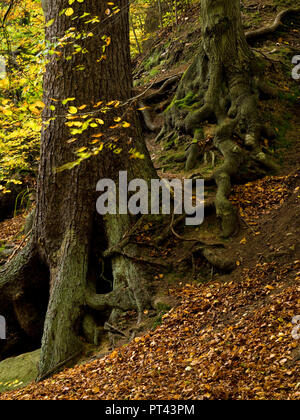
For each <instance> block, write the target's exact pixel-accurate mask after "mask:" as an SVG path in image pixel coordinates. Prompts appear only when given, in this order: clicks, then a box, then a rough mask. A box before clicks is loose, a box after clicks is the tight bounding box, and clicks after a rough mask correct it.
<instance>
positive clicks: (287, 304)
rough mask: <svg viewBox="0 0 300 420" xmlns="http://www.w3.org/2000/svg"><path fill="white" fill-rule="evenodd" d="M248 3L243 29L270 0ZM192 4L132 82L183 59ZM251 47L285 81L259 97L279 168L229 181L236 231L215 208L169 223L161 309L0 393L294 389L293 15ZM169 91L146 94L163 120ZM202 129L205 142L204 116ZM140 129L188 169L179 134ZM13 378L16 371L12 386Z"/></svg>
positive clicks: (123, 395)
mask: <svg viewBox="0 0 300 420" xmlns="http://www.w3.org/2000/svg"><path fill="white" fill-rule="evenodd" d="M262 3H263V4H264V6H262ZM282 3H284V2H282ZM286 3H288V2H286ZM243 4H244V9H243V17H244V24H245V28H246V29H250V28H251V29H253V28H259V27H261V26H262V25H265V24H269V23H271V22H272V21H273V19H274V16H275V15H276V13H275V11H274V10H275V9H274V5H275V4H277V3H276V1H271V0H270V1H264V2H260V1H255V2H254V1H243ZM196 16H197V9H193V10H191V11H190V12H189V13H188V14H187V15H186V16H185V17H183V18H182V19H183V21H184V22H185V23H184V24H183V23H182V30H181V32H180V30H179V31H178V33H177V34H176V36H174V33H172V32H170V30H167V29H166V30H164V31H162V33H161V34H160V37H158V40H157V41H156V42H155V43H154V44H152V45H150V44H149V48H148V51H150V55H149V53H148V54H147V55H144V56H142V57H137V58H136V60H135V62H136V63H135V64H136V71H135V74H136V82H135V84H136V89H137V92H142V91H143V90H145V89H148V93H147V94H148V95H151V94H155V93H156V92H157V90H158V89H159V86H161V84H160V83H162V82H163V81H165V80H166V79H168V78H170V77H171V76H173V75H176V74H182V72H183V71H184V70H185V69H186V68H187V66H188V62H189V60H190V59H191V58H192V57H193V54H194V53H195V50H196V46H197V37H198V36H199V34H198V32H199V27H198V26H197V25H198V22H197V19H196ZM292 23H293V22H292ZM289 24H291V21H290V20H289ZM197 34H198V35H197ZM296 35H297V36H296ZM254 48H255V49H257V50H258V51H259V52H258V54H259V55H261V54H264V55H266V57H267V58H266V60H267V61H269V66H268V69H267V73H266V78H269V80H272V82H273V83H274V84H275V85H277V86H278V89H279V90H280V91H281V92H282V95H281V96H280V97H279V98H277V99H272V100H269V101H265V102H264V103H261V104H260V106H261V111H262V114H263V115H269V114H270V115H271V114H272V117H270V118H271V123H272V125H273V127H274V128H275V131H276V133H277V137H276V139H275V140H274V142H273V143H272V144H269V143H267V140H265V142H266V144H265V146H266V147H268V148H270V149H271V150H272V153H273V154H274V156H275V157H276V159H277V160H278V161H279V162H280V163H281V169H280V171H279V172H278V173H276V174H271V175H267V176H265V177H263V178H262V179H253V180H252V181H249V182H247V183H240V184H238V185H236V186H234V188H233V191H232V196H231V200H232V202H233V203H234V204H235V206H236V207H237V209H238V211H239V215H240V221H241V222H240V229H239V232H238V233H237V234H236V235H235V236H234V237H232V238H230V239H226V240H225V239H222V238H220V227H219V224H218V221H217V219H216V217H215V214H214V212H213V211H210V210H209V211H208V212H207V214H206V217H205V221H204V223H203V225H201V226H200V227H197V228H195V227H184V226H183V225H178V226H176V227H175V228H174V229H175V231H176V232H175V233H176V234H177V236H176V235H174V234H173V235H172V234H171V235H170V237H169V238H168V239H167V240H166V241H165V242H164V243H163V244H162V245H160V246H159V248H158V249H155V250H153V251H152V254H151V256H152V257H155V258H156V259H157V262H158V265H157V267H156V268H153V278H152V283H153V284H152V288H153V290H155V292H156V294H157V300H158V302H159V305H160V306H157V308H158V309H157V311H156V312H152V311H151V310H150V311H149V312H148V311H145V321H144V323H143V324H142V326H141V327H140V330H136V331H135V337H133V336H131V341H130V342H129V343H125V341H124V340H123V341H122V340H120V342H119V346H118V347H116V348H115V349H113V350H112V351H111V350H109V349H108V345H107V343H106V344H105V343H104V344H103V345H102V346H101V351H99V349H97V348H90V349H89V351H87V353H86V355H85V357H84V358H83V359H82V360H81V362H80V363H78V364H77V365H76V366H74V367H72V368H69V369H65V370H63V371H62V372H60V373H58V374H56V375H54V376H52V377H51V378H49V379H47V380H45V381H42V382H40V383H37V384H36V383H32V384H30V385H29V386H27V387H25V388H22V389H18V390H14V391H11V392H9V393H3V394H0V399H5V400H8V399H44V400H49V399H69V400H77V399H89V400H90V399H129V400H130V399H131V400H135V399H156V400H160V399H161V400H163V399H196V400H202V399H235V400H237V399H262V400H264V399H291V400H299V399H300V341H299V340H300V337H299V332H298V334H297V331H298V330H297V328H296V324H293V322H292V320H293V318H294V317H295V316H297V315H300V293H299V292H300V243H299V237H300V223H299V220H300V206H299V204H300V159H299V157H300V141H299V132H300V91H299V88H298V87H297V86H296V87H295V85H296V83H295V81H293V80H292V79H291V76H290V75H288V73H289V74H290V71H291V65H290V62H291V60H290V58H291V56H293V55H295V51H296V50H297V49H298V51H299V49H300V25H298V24H297V25H296V24H295V26H294V27H292V30H291V29H289V30H287V27H286V26H285V27H284V28H282V29H280V31H279V33H278V34H276V35H273V36H272V37H270V38H268V39H264V40H263V41H261V42H258V43H256V44H255V46H254ZM162 52H166V54H165V55H164V59H163V60H160V57H161V53H162ZM153 57H154V58H153ZM174 57H176V59H175V58H174ZM287 67H288V69H287ZM162 70H164V71H162ZM171 97H172V90H171V91H170V92H168V95H167V96H166V97H164V98H160V99H159V101H158V102H157V103H156V104H154V105H152V108H151V117H152V119H153V122H154V124H155V125H160V124H161V121H162V114H161V111H162V110H163V109H165V107H166V106H167V104H168V103H169V101H170V98H171ZM207 133H208V134H207V141H208V147H207V153H209V152H210V151H213V148H212V146H211V143H210V142H211V136H210V134H209V133H210V127H207ZM146 135H147V143H148V147H149V150H150V153H151V156H152V159H153V161H154V164H155V166H156V168H157V169H158V173H159V174H160V176H162V177H165V178H169V179H170V178H173V177H182V178H183V177H185V176H187V175H191V174H186V173H185V172H184V164H183V163H182V162H181V161H180V159H176V158H177V157H178V156H180V154H182V153H183V151H184V147H185V145H183V144H180V143H179V144H166V143H162V144H161V143H156V142H155V141H154V139H155V134H154V133H151V132H149V131H148V132H147V134H146ZM217 163H218V156H217V155H216V164H217ZM213 170H214V165H213V163H210V162H209V163H208V162H207V161H202V162H200V163H199V167H197V171H199V172H200V173H202V174H205V175H210V174H211V173H212V172H213ZM214 193H215V189H214V187H212V188H208V190H207V193H206V194H207V195H206V199H209V198H210V197H211V196H213V195H214ZM23 225H24V215H22V214H21V215H19V216H17V217H16V218H14V219H13V220H10V221H4V222H2V223H1V224H0V242H1V241H2V242H3V243H4V242H5V243H7V242H9V243H13V244H16V245H17V246H20V245H21V246H22V240H23V239H24V236H22V235H21V236H20V230H21V229H22V227H23ZM154 229H155V226H152V225H151V224H150V225H147V226H145V229H144V231H143V232H142V233H141V234H140V236H139V237H138V238H137V240H138V241H140V242H145V241H146V242H147V241H151V239H152V237H153V236H154V235H155V233H156V232H155V230H154ZM178 235H179V236H178ZM182 238H185V239H188V240H183V239H182ZM193 238H195V239H197V240H199V241H205V242H206V243H211V244H215V243H219V244H221V246H220V247H218V248H214V252H216V253H219V254H220V255H221V256H222V257H224V258H227V259H229V260H231V261H233V264H234V269H230V270H229V272H224V271H222V270H217V269H213V268H212V266H211V265H210V264H209V263H208V262H207V261H206V260H204V259H203V257H202V256H201V255H200V254H197V253H193V252H192V250H193V247H195V241H193V240H192V239H193ZM159 262H163V263H164V264H163V265H162V266H161V267H160V266H159ZM169 267H172V268H169ZM134 317H135V314H134V313H132V314H126V315H124V318H123V320H121V321H120V325H118V327H119V328H122V329H123V330H125V331H126V335H128V336H129V333H130V331H131V327H132V319H133V318H134ZM122 323H123V324H122ZM126 328H127V330H126ZM295 331H296V334H295ZM293 332H294V334H293ZM15 386H19V385H18V378H16V382H15V383H13V384H11V388H13V387H15Z"/></svg>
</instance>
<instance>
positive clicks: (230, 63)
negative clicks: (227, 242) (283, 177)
mask: <svg viewBox="0 0 300 420" xmlns="http://www.w3.org/2000/svg"><path fill="white" fill-rule="evenodd" d="M201 21H202V36H203V39H202V43H201V46H200V50H199V53H198V55H197V57H196V58H195V60H194V62H193V63H192V64H191V66H190V67H189V69H188V70H187V71H186V73H185V74H184V76H183V78H182V80H181V82H180V84H179V87H178V90H177V93H176V95H175V98H174V100H173V102H172V104H171V105H170V107H169V109H168V112H167V116H166V123H165V127H164V132H165V133H169V132H171V131H174V129H175V130H176V131H178V132H181V133H188V134H190V135H192V136H193V137H194V139H195V142H198V141H201V140H202V139H203V130H202V129H201V127H202V124H203V123H204V122H205V121H207V120H208V121H213V122H215V121H216V122H217V129H216V132H215V135H214V146H215V147H216V148H217V149H218V150H219V151H220V152H221V154H222V155H223V157H224V162H223V164H222V165H221V166H219V167H218V168H217V169H216V171H215V181H216V183H217V186H218V192H217V196H216V200H215V206H216V212H217V216H218V217H220V219H221V221H222V229H223V235H224V236H225V237H228V236H230V235H232V234H233V233H234V232H235V230H236V227H237V222H238V220H237V215H236V212H235V210H234V208H233V206H232V204H231V203H230V201H229V200H228V196H229V193H230V189H231V177H232V176H233V175H236V174H237V173H238V171H239V169H240V168H241V166H242V165H243V163H244V161H245V153H244V151H243V149H242V148H241V147H239V146H238V145H237V144H236V143H235V142H234V141H233V134H237V135H238V136H239V137H240V138H241V139H242V140H243V141H244V146H245V148H247V149H249V151H250V152H251V157H252V158H253V159H254V160H255V161H258V162H259V163H261V164H263V165H264V166H266V167H268V168H271V169H275V168H276V165H275V164H274V163H273V162H272V161H271V160H270V159H269V158H268V157H267V156H266V155H265V154H264V153H262V152H261V150H260V147H259V139H260V133H261V130H262V125H261V123H260V119H259V117H258V97H259V92H260V89H263V90H264V92H265V91H266V87H265V85H264V84H263V83H262V82H261V75H260V66H259V63H258V61H257V60H256V58H255V57H254V55H253V53H252V52H251V50H250V48H249V46H248V44H247V41H246V38H245V35H244V32H243V27H242V22H241V13H240V2H239V0H202V2H201ZM271 93H272V94H273V93H274V92H273V91H272V92H271ZM268 94H270V90H269V92H268ZM197 153H198V150H197V148H196V147H190V148H189V153H188V156H187V169H191V165H192V166H193V165H194V164H195V161H196V158H197V156H196V155H197Z"/></svg>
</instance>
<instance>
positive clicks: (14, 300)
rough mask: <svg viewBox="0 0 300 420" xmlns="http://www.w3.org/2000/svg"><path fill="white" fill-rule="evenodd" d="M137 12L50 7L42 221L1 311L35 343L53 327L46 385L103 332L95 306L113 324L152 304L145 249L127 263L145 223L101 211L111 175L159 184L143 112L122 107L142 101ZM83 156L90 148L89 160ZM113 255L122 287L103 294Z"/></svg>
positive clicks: (45, 340) (90, 3) (1, 283)
mask: <svg viewBox="0 0 300 420" xmlns="http://www.w3.org/2000/svg"><path fill="white" fill-rule="evenodd" d="M128 9H129V6H128V0H119V1H118V2H117V3H115V7H114V8H113V9H112V10H110V9H108V5H107V2H105V1H98V0H85V1H84V2H83V3H78V2H74V3H73V4H72V7H70V5H69V2H68V1H66V0H53V1H49V0H48V2H47V3H46V4H45V5H44V12H45V18H46V26H47V27H46V40H47V41H48V42H49V43H51V44H54V50H53V54H52V55H51V56H50V57H49V62H48V64H47V67H46V72H45V76H44V82H43V89H44V103H45V109H44V116H43V117H44V128H43V130H42V135H41V157H40V167H39V176H38V189H37V206H36V211H35V219H34V224H33V229H32V234H31V240H30V242H29V243H28V245H27V246H26V247H25V248H24V249H23V250H22V251H21V252H20V253H19V254H18V255H17V256H16V257H15V258H14V259H13V260H12V261H11V262H10V263H9V264H7V265H6V266H5V267H4V269H2V270H1V280H0V295H1V298H0V302H1V313H2V314H3V315H6V314H7V318H8V320H9V324H10V326H11V327H12V328H13V327H14V328H16V329H17V330H18V329H19V330H20V329H21V332H22V333H25V335H26V337H27V339H28V337H31V338H32V340H34V341H35V342H38V341H39V339H40V333H41V331H42V330H43V337H42V351H41V360H40V364H39V379H41V378H44V377H46V376H48V375H49V374H51V373H52V372H53V371H54V370H55V369H56V368H57V367H59V366H62V365H63V364H65V363H66V362H67V361H68V360H70V359H72V358H73V357H75V356H76V355H77V354H79V353H80V352H81V350H82V340H81V338H80V335H82V334H83V333H84V331H83V330H84V329H87V330H88V331H87V332H86V334H87V335H88V336H89V337H90V336H91V335H92V334H93V332H92V333H91V328H92V327H94V325H93V320H92V319H91V314H90V313H88V311H87V308H88V307H90V308H93V309H95V310H100V311H112V317H111V319H113V318H114V317H115V316H116V315H117V311H118V310H123V311H124V310H128V309H137V310H138V312H139V313H141V312H142V310H143V308H144V307H146V306H147V305H148V304H149V302H150V295H149V293H148V291H147V279H146V276H145V273H144V271H143V269H142V268H141V267H140V266H139V265H138V264H137V263H136V260H135V259H134V258H133V257H132V258H131V256H134V257H137V256H138V250H137V249H136V247H135V246H134V245H130V244H126V245H124V247H123V249H122V252H123V251H124V250H126V257H125V256H123V255H122V252H121V251H120V250H119V249H118V247H117V245H118V244H119V243H120V242H121V241H122V239H124V236H125V235H126V233H127V232H128V231H129V230H130V229H131V227H132V225H134V223H135V222H136V221H135V220H132V218H131V217H130V216H129V215H127V214H120V215H119V214H117V215H107V216H105V217H103V218H102V217H100V216H99V215H98V214H97V212H96V200H97V193H96V185H97V182H98V181H99V180H100V179H101V178H110V179H112V180H114V181H116V183H117V182H118V175H119V170H123V171H127V172H128V179H129V180H130V179H131V178H137V177H138V178H143V179H145V180H149V179H150V178H154V177H156V173H155V171H154V168H153V166H152V163H151V160H150V157H149V154H148V152H147V150H146V147H145V145H144V143H143V141H142V136H141V131H140V127H139V122H138V119H137V118H136V114H135V111H134V110H132V109H130V107H129V105H127V106H126V107H121V106H119V104H122V103H125V102H127V101H128V99H130V98H131V96H132V80H131V61H130V51H129V20H128V11H129V10H128ZM74 18H75V19H74ZM99 21H100V24H99V23H98V22H99ZM101 21H103V25H101ZM96 23H97V25H96ZM70 28H71V29H70ZM96 28H97V29H96ZM70 34H73V35H70ZM73 36H74V37H77V39H76V43H75V42H74V38H72V37H73ZM75 113H76V115H74V114H75ZM124 114H125V115H124ZM80 116H81V119H80ZM123 116H124V118H125V116H126V123H124V121H125V119H124V118H123ZM87 117H89V118H88V119H87ZM74 118H75V119H76V121H77V122H78V121H81V123H80V124H82V122H83V121H89V120H90V124H92V125H90V126H88V128H87V129H85V130H84V131H82V133H81V134H80V135H79V136H78V138H77V139H76V141H75V140H74V139H73V140H72V136H71V135H70V127H69V126H70V125H71V126H72V124H68V123H70V122H71V123H72V121H74ZM97 119H98V121H97ZM91 121H93V123H92V122H91ZM119 122H120V123H119ZM122 122H123V125H122ZM80 124H79V123H77V126H78V125H79V126H80ZM129 125H130V126H129ZM75 126H76V124H75ZM81 127H82V125H81ZM112 127H113V128H112ZM79 131H80V130H79ZM102 134H103V136H102ZM100 136H101V137H100ZM70 138H71V140H70ZM100 138H101V145H100V146H99V143H97V140H99V139H100ZM91 143H92V144H93V145H91ZM116 147H117V148H118V150H117V152H118V153H116ZM102 148H103V150H102ZM78 150H79V151H80V150H88V151H89V153H88V158H86V159H84V158H83V156H84V155H83V154H80V152H78ZM130 150H134V151H135V153H136V154H137V153H138V154H139V156H143V159H140V158H134V157H135V155H134V154H132V152H130ZM76 151H77V157H78V156H79V161H78V159H77V161H75V163H74V153H75V154H76ZM78 153H79V154H78ZM73 163H74V164H73ZM79 163H80V164H79ZM62 168H66V169H65V170H63V171H62V170H61V169H62ZM113 247H114V248H113ZM107 248H108V249H110V251H108V254H109V256H110V258H111V264H112V275H113V288H112V290H110V291H109V293H103V291H105V290H106V289H105V287H104V286H103V284H101V276H100V273H101V269H102V268H101V263H100V262H99V260H100V258H101V256H102V254H103V252H104V251H105V250H106V249H107ZM48 285H49V301H48V305H47V311H46V317H45V323H44V327H42V325H43V321H44V313H43V311H44V309H45V308H44V307H43V304H45V302H46V301H47V300H48V296H47V294H48V293H47V292H48ZM97 291H100V293H102V294H100V293H99V294H97V293H96V292H97ZM106 291H107V290H106ZM87 313H88V314H87ZM95 327H96V324H95ZM95 335H96V331H95Z"/></svg>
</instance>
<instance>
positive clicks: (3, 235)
mask: <svg viewBox="0 0 300 420" xmlns="http://www.w3.org/2000/svg"><path fill="white" fill-rule="evenodd" d="M25 217H26V215H25V214H20V215H19V216H16V217H14V218H13V219H8V220H4V221H3V222H1V223H0V242H3V243H7V242H12V241H13V242H14V243H18V242H20V241H21V239H20V238H16V237H17V236H18V235H19V234H20V232H21V230H22V227H23V226H24V223H25Z"/></svg>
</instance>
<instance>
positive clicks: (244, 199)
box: [230, 176, 290, 225]
mask: <svg viewBox="0 0 300 420" xmlns="http://www.w3.org/2000/svg"><path fill="white" fill-rule="evenodd" d="M289 179H290V176H268V177H265V178H263V179H261V180H257V181H253V182H249V183H248V184H246V185H237V186H235V187H234V188H233V191H232V196H231V198H230V200H231V201H232V202H233V203H234V204H235V205H236V206H237V207H238V209H239V213H240V216H241V217H242V218H243V219H244V220H246V221H247V222H248V223H249V224H250V225H251V224H256V221H257V219H258V218H259V217H261V215H263V214H270V213H271V211H274V210H276V209H278V208H279V207H280V206H281V204H282V203H283V202H284V200H285V198H286V197H287V196H288V193H289V189H288V185H287V184H288V181H289Z"/></svg>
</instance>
